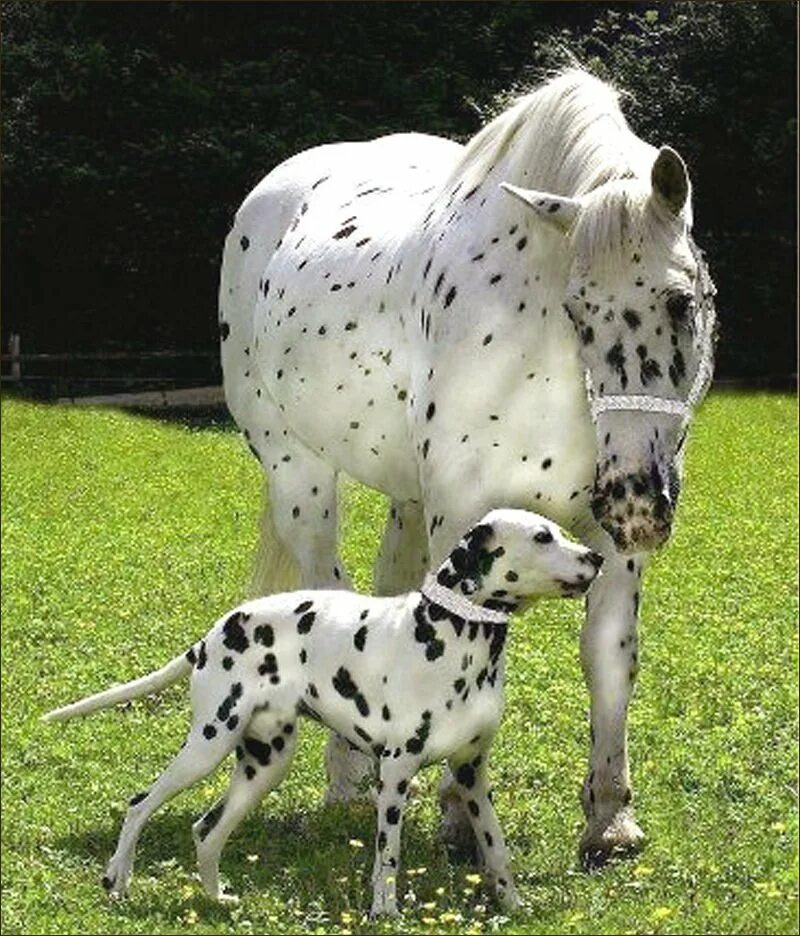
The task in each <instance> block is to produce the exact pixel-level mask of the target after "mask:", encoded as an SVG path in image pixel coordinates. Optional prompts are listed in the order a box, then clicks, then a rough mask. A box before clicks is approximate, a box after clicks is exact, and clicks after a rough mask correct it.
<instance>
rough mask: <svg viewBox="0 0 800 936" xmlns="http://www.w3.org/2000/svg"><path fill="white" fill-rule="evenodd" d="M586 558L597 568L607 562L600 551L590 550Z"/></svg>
mask: <svg viewBox="0 0 800 936" xmlns="http://www.w3.org/2000/svg"><path fill="white" fill-rule="evenodd" d="M586 558H587V559H588V560H589V562H591V564H592V565H593V566H594V567H595V569H599V568H600V566H601V565H602V564H603V563H604V562H605V557H603V556H601V555H600V553H596V552H588V553H587V554H586Z"/></svg>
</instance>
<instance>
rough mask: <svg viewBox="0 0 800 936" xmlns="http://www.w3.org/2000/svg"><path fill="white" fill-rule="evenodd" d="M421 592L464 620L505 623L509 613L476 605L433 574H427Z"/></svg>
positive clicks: (429, 599)
mask: <svg viewBox="0 0 800 936" xmlns="http://www.w3.org/2000/svg"><path fill="white" fill-rule="evenodd" d="M420 591H421V592H422V594H423V595H424V596H425V597H426V598H427V599H428V601H432V602H433V603H434V604H437V605H439V606H440V607H442V608H444V609H445V610H446V611H449V612H450V613H451V614H455V615H457V616H458V617H460V618H463V619H464V620H465V621H481V622H485V623H487V624H507V623H508V619H509V617H510V615H508V614H506V613H505V612H503V611H495V610H494V609H493V608H484V607H482V606H481V605H476V604H474V603H473V602H471V601H470V600H469V598H467V597H466V596H465V595H462V594H460V593H459V592H457V591H453V590H452V589H451V588H446V587H445V586H444V585H440V584H439V582H437V581H436V576H435V575H428V576H427V577H426V578H425V582H424V583H423V585H422V588H421V589H420Z"/></svg>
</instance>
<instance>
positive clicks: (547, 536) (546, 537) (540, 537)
mask: <svg viewBox="0 0 800 936" xmlns="http://www.w3.org/2000/svg"><path fill="white" fill-rule="evenodd" d="M533 538H534V540H535V541H536V542H537V543H552V542H553V534H552V533H551V532H550V531H549V530H539V532H538V533H534V535H533Z"/></svg>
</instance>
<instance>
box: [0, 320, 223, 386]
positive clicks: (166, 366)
mask: <svg viewBox="0 0 800 936" xmlns="http://www.w3.org/2000/svg"><path fill="white" fill-rule="evenodd" d="M0 362H2V365H3V367H2V372H0V380H1V381H2V384H3V387H4V388H13V389H15V390H17V391H19V392H20V393H23V394H25V395H29V396H33V397H36V398H39V399H51V400H52V399H59V398H68V399H74V400H76V401H77V400H79V399H80V398H82V397H92V396H94V395H97V394H98V393H100V394H103V395H111V394H118V393H131V392H153V393H157V392H161V391H164V390H168V391H169V390H177V389H179V388H180V389H187V388H191V387H208V386H214V387H218V386H219V385H220V384H221V383H222V373H221V369H220V363H219V351H218V350H216V349H215V350H213V351H212V350H185V349H175V350H164V351H91V352H84V351H79V352H74V351H66V352H36V353H26V352H24V351H23V350H22V341H21V338H20V336H19V335H18V334H11V335H10V336H9V340H8V352H7V353H6V354H2V355H0Z"/></svg>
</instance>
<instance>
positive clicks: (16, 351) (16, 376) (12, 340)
mask: <svg viewBox="0 0 800 936" xmlns="http://www.w3.org/2000/svg"><path fill="white" fill-rule="evenodd" d="M21 347H22V341H21V339H20V337H19V335H17V334H15V333H14V332H12V333H11V334H10V335H9V337H8V353H9V354H10V355H11V379H12V380H13V381H14V383H16V384H19V383H22V363H21V362H20V359H19V355H20V348H21Z"/></svg>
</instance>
